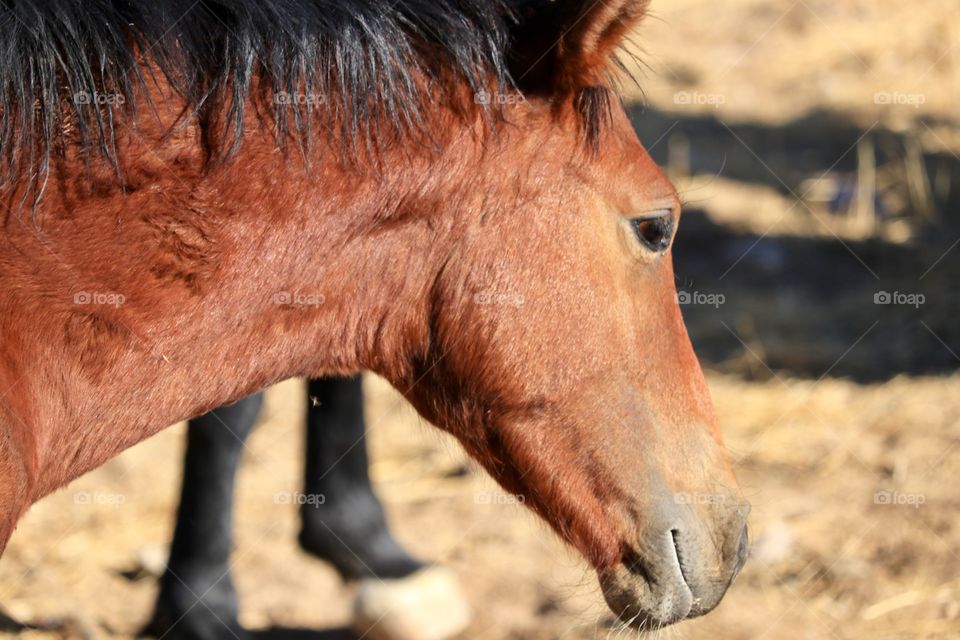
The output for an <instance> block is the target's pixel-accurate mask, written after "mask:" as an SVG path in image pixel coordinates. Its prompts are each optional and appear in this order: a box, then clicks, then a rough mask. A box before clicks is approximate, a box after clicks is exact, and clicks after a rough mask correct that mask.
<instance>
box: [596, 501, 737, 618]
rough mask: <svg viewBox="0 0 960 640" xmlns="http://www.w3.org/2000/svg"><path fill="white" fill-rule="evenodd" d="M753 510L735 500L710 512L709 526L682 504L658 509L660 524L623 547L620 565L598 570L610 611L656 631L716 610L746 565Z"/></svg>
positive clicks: (692, 507)
mask: <svg viewBox="0 0 960 640" xmlns="http://www.w3.org/2000/svg"><path fill="white" fill-rule="evenodd" d="M749 510H750V507H749V504H748V503H746V502H742V501H740V500H737V501H736V504H735V506H733V507H730V508H727V509H721V510H712V511H711V515H712V516H713V517H711V518H709V520H711V521H712V522H713V524H712V525H709V526H708V525H707V524H705V522H704V518H703V517H702V516H701V515H700V513H699V512H698V510H697V509H695V508H694V506H693V505H688V504H683V503H682V501H681V502H680V504H676V505H671V506H668V507H665V508H662V509H659V510H658V511H659V512H660V513H658V514H657V515H656V516H655V517H654V518H653V519H654V520H655V521H656V522H657V523H658V524H656V525H653V524H652V523H651V524H650V525H648V526H647V527H646V528H645V530H643V531H642V532H641V535H640V536H638V538H637V539H635V541H634V542H633V543H630V542H625V543H624V552H623V554H622V558H621V562H620V563H619V564H618V565H617V566H615V567H614V568H612V569H609V570H601V571H599V578H600V586H601V589H602V591H603V596H604V598H605V599H606V601H607V604H608V605H609V606H610V609H611V611H613V613H614V614H616V615H617V616H618V617H619V618H620V620H621V621H623V622H624V623H626V624H627V625H628V626H630V627H634V628H637V629H651V628H653V629H656V628H659V627H662V626H665V625H668V624H672V623H674V622H678V621H680V620H684V619H686V618H693V617H696V616H700V615H703V614H705V613H707V612H709V611H710V610H712V609H713V608H714V607H716V606H717V604H719V602H720V600H721V599H722V598H723V595H724V594H725V593H726V591H727V588H728V587H729V586H730V585H731V584H732V583H733V580H734V578H736V577H737V574H739V573H740V569H741V568H742V567H743V564H744V562H745V561H746V558H747V540H748V538H747V524H746V518H747V514H748V513H749ZM717 516H720V518H719V522H718V517H717Z"/></svg>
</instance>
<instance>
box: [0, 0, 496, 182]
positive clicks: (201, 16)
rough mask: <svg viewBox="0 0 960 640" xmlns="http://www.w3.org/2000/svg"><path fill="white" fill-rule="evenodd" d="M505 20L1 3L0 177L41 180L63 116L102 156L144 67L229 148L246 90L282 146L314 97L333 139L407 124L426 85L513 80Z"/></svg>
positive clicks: (357, 9)
mask: <svg viewBox="0 0 960 640" xmlns="http://www.w3.org/2000/svg"><path fill="white" fill-rule="evenodd" d="M510 16H511V12H510V10H509V9H508V8H507V7H506V6H505V5H503V4H501V3H499V2H498V1H497V0H198V1H196V2H195V1H194V0H5V1H2V2H0V110H2V118H0V182H3V183H8V182H9V181H10V180H11V178H16V177H17V175H20V176H23V175H28V176H29V178H30V183H31V184H37V181H38V179H40V182H41V183H42V178H43V176H45V175H46V173H47V170H48V167H49V161H50V158H51V156H52V155H53V154H54V153H56V152H57V149H58V147H59V145H61V144H62V140H61V138H62V132H63V128H64V124H65V123H68V122H69V124H70V126H71V127H75V130H76V134H77V135H78V136H79V140H80V143H81V147H82V148H84V149H86V148H88V147H93V148H96V147H98V148H99V150H100V152H102V153H103V154H104V155H105V156H106V157H107V158H108V159H110V160H111V161H113V159H114V144H113V141H114V130H115V127H114V123H115V120H116V119H117V118H118V117H120V116H121V115H123V114H125V113H134V112H136V110H137V109H138V108H143V107H144V105H143V104H140V105H137V104H135V101H134V100H133V99H132V96H135V95H137V94H138V91H137V89H143V87H144V85H145V84H147V83H149V81H150V80H151V78H150V77H143V75H141V74H143V73H145V72H144V69H145V68H148V67H147V66H146V65H145V64H144V62H147V63H152V67H155V68H156V69H158V70H159V74H162V76H164V77H165V80H166V81H167V82H169V83H170V85H171V86H172V87H173V88H174V89H175V90H176V91H177V92H178V93H179V94H180V95H181V96H182V97H183V98H184V99H185V100H186V101H187V103H188V104H190V105H192V106H193V107H194V109H195V112H196V113H197V114H198V115H201V116H202V114H203V113H204V110H205V109H207V110H211V109H213V107H214V106H215V107H216V110H217V113H218V114H219V116H220V117H219V121H220V125H219V129H220V130H219V132H218V133H219V137H220V138H221V139H223V140H226V141H227V147H230V148H235V147H236V145H238V144H239V143H240V140H241V136H242V133H243V123H244V111H245V104H246V101H247V98H248V97H249V96H250V94H251V92H253V91H257V92H261V91H262V92H264V95H269V94H272V96H271V97H272V98H273V100H272V102H273V104H274V105H275V109H274V113H275V118H276V127H277V137H278V140H279V141H281V144H282V142H283V141H284V140H285V139H286V138H287V135H288V134H291V133H292V134H296V136H297V137H298V139H299V140H301V141H302V142H303V143H304V144H309V140H310V133H311V128H312V127H314V126H315V124H316V119H315V118H313V117H311V114H312V113H315V112H316V111H317V104H320V103H324V102H325V101H326V102H332V104H326V108H327V109H330V110H332V111H333V113H335V114H336V116H337V117H336V118H335V121H337V122H339V126H340V129H341V130H340V131H338V132H336V134H337V135H338V136H339V137H341V138H343V139H349V140H356V139H358V138H367V139H368V140H369V136H370V134H371V131H370V127H371V126H372V125H371V124H370V123H381V122H387V123H392V124H393V125H394V126H396V127H397V128H398V129H402V130H407V131H410V130H416V129H418V128H419V127H420V126H421V124H422V120H421V117H422V113H423V108H424V101H425V99H426V96H425V95H424V91H423V88H424V82H426V83H428V84H429V83H436V82H437V81H441V80H442V78H441V77H440V76H441V74H451V73H452V74H455V75H456V76H459V78H460V79H461V80H465V81H466V82H467V83H469V85H470V86H471V87H472V88H473V91H474V92H481V91H483V90H484V88H485V87H488V86H490V83H491V79H492V80H493V81H494V82H496V83H497V85H498V86H500V87H507V86H509V85H510V84H511V81H510V74H509V71H508V64H507V48H508V46H509V34H510V30H509V29H510V21H511V18H510ZM255 80H256V81H259V84H257V83H255ZM265 83H266V84H267V85H268V86H264V84H265ZM139 93H140V95H144V94H145V93H146V94H147V95H149V92H144V91H140V92H139ZM223 114H226V116H227V117H226V118H225V119H224V118H223ZM377 126H379V124H378V125H377ZM374 133H375V132H374ZM41 190H42V189H41ZM36 195H37V196H39V195H40V194H39V193H38V194H36Z"/></svg>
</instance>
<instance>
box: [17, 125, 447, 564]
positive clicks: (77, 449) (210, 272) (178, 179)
mask: <svg viewBox="0 0 960 640" xmlns="http://www.w3.org/2000/svg"><path fill="white" fill-rule="evenodd" d="M150 133H151V132H150V131H149V130H147V131H146V133H145V135H146V136H147V137H149V135H150ZM162 133H163V135H155V137H154V138H153V142H152V144H153V146H152V147H151V146H146V148H143V147H142V145H143V142H142V139H141V142H140V143H135V142H128V144H127V148H126V149H122V150H121V151H122V153H123V154H124V156H125V157H126V158H128V160H127V161H126V164H127V165H128V166H125V168H124V175H125V178H126V185H125V191H126V192H125V193H121V192H120V190H119V189H118V188H110V187H105V186H104V185H107V184H110V182H109V180H108V179H107V178H105V177H103V176H105V175H107V174H109V170H108V169H105V168H103V167H101V168H100V169H101V173H102V174H103V175H102V176H100V177H101V178H103V179H102V180H101V182H100V183H99V186H98V183H97V180H98V175H99V174H98V173H97V170H96V168H95V170H94V171H93V178H94V187H95V188H94V189H93V190H91V188H90V187H89V185H88V184H87V182H88V176H87V175H86V174H85V172H84V171H83V168H82V166H80V165H79V164H78V162H77V161H70V160H69V159H68V160H65V161H63V162H61V163H59V164H58V166H57V167H55V169H54V172H53V174H52V176H51V183H50V184H51V188H50V189H48V192H47V194H46V195H45V198H44V200H43V201H42V203H41V207H40V208H39V209H38V212H37V214H38V215H37V220H38V221H39V227H38V228H34V227H33V226H32V225H31V224H30V223H29V222H23V221H22V220H21V221H11V220H9V219H8V225H7V233H6V234H5V236H4V238H3V243H4V244H6V245H7V246H6V247H4V248H3V250H2V251H0V253H2V254H3V256H2V257H0V279H2V280H3V281H4V282H3V286H0V308H4V309H6V310H7V311H6V312H5V313H4V315H3V316H2V317H0V323H2V325H3V326H2V330H3V333H4V336H5V338H10V339H8V340H7V344H6V348H7V352H6V353H5V354H4V355H5V356H6V357H5V358H4V359H3V361H2V363H0V381H2V382H4V383H6V384H4V388H5V389H8V391H7V395H6V396H5V399H4V403H2V409H0V411H2V413H0V416H2V417H0V428H2V431H3V432H2V433H0V436H2V437H0V500H3V501H4V503H5V504H7V505H10V507H9V510H10V513H12V514H14V515H13V516H10V517H8V518H6V521H9V520H10V518H11V517H12V518H15V517H16V514H19V513H20V512H21V511H22V510H23V508H24V507H25V505H26V504H29V503H30V502H32V501H34V500H36V499H38V498H40V497H41V496H43V495H45V494H46V493H49V492H50V491H52V490H54V489H56V488H57V487H59V486H62V485H63V484H65V483H66V482H69V481H70V480H71V479H72V478H75V477H76V476H78V475H80V474H82V473H84V472H85V471H87V470H89V469H91V468H93V467H95V466H97V465H99V464H101V463H103V462H104V461H106V460H107V459H109V458H110V457H112V456H114V455H116V454H117V453H119V452H120V451H122V450H123V449H125V448H127V447H129V446H131V445H133V444H135V443H137V442H139V441H141V440H143V439H144V438H146V437H148V436H149V435H151V434H153V433H155V432H156V431H158V430H160V429H162V428H164V427H166V426H167V425H169V424H173V423H175V422H177V421H180V420H183V419H185V418H188V417H190V416H193V415H197V414H200V413H202V412H204V411H206V410H208V409H211V408H214V407H217V406H220V405H222V404H225V403H229V402H231V401H234V400H236V399H238V398H240V397H243V396H244V395H246V394H249V393H251V392H253V391H255V390H257V389H260V388H263V387H264V386H267V385H269V384H271V383H273V382H276V381H279V380H282V379H285V378H289V377H293V376H303V375H319V374H336V373H342V374H345V373H352V372H355V371H358V370H361V369H371V370H374V371H377V372H378V373H381V374H383V375H385V376H386V377H388V378H389V379H391V380H392V381H394V382H396V381H400V380H404V379H409V377H410V375H411V373H410V371H409V367H410V363H411V362H414V361H415V360H416V359H417V357H418V353H422V352H423V351H424V350H425V349H426V348H427V342H428V340H429V320H430V318H429V315H430V312H431V300H430V296H431V286H432V283H433V282H434V280H435V278H436V275H437V273H439V271H440V270H441V268H442V265H443V264H444V263H445V262H446V261H447V260H448V259H449V258H450V255H449V254H450V247H451V246H452V242H453V238H454V237H455V235H456V233H457V231H456V229H457V223H456V221H455V219H454V218H453V217H451V216H447V215H444V214H443V213H442V212H440V211H439V209H438V207H439V206H440V205H439V204H438V203H440V202H443V201H444V200H445V198H448V197H449V193H446V194H441V193H440V191H441V189H440V188H439V186H444V187H445V188H448V189H450V190H451V191H452V190H455V189H456V187H455V185H452V184H451V183H452V182H453V181H454V169H453V168H451V167H450V166H448V165H447V164H445V163H449V158H451V157H455V158H459V159H460V161H461V163H462V162H464V154H463V152H462V151H461V152H456V151H452V152H450V153H448V154H446V155H445V156H444V157H446V158H448V159H447V160H444V159H443V158H440V157H432V158H431V159H424V158H423V157H421V158H419V159H418V160H416V161H415V162H406V163H405V164H403V165H402V167H403V168H401V169H396V168H393V169H388V170H387V171H385V172H380V173H377V172H373V173H368V174H366V175H358V174H355V173H350V172H349V171H346V170H344V169H343V168H342V167H341V166H340V165H339V164H338V163H335V162H332V161H329V162H320V163H318V164H316V165H314V166H312V167H310V168H305V167H304V166H303V165H302V164H299V163H297V162H286V161H284V159H283V158H282V157H281V156H280V155H279V154H277V153H276V151H275V149H274V145H273V141H272V139H271V138H270V137H269V135H268V134H267V132H266V131H261V130H259V129H258V127H256V126H251V127H250V128H249V130H248V132H247V134H246V138H245V141H244V145H243V147H242V149H241V151H240V152H239V155H237V156H236V157H235V158H234V159H233V160H232V161H231V162H230V163H229V164H227V165H226V166H223V167H221V168H219V169H217V170H216V171H215V172H213V173H212V174H207V173H205V171H204V170H203V169H202V168H201V164H202V163H200V162H199V161H198V160H197V158H196V155H197V154H198V153H199V152H198V151H197V150H196V149H195V148H193V147H191V146H190V145H189V144H188V142H189V141H190V140H191V139H192V140H195V139H196V138H195V137H193V136H190V135H177V136H171V135H169V130H168V129H164V131H163V132H162ZM148 142H149V140H148ZM137 144H140V145H141V148H136V147H137ZM129 158H133V159H129ZM400 160H402V158H399V157H395V158H393V159H392V162H393V163H394V164H393V166H394V167H397V166H401V164H400V162H399V161H400ZM385 166H386V165H385ZM431 206H433V207H434V208H433V209H432V210H431V208H430V207H431ZM424 212H428V213H429V215H426V216H424V215H423V214H424ZM83 296H86V298H83ZM3 522H4V517H3V514H2V513H0V525H2V523H3ZM6 533H9V531H7V532H6ZM4 540H5V532H4V531H3V527H2V526H0V545H2V544H3V541H4Z"/></svg>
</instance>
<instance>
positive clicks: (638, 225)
mask: <svg viewBox="0 0 960 640" xmlns="http://www.w3.org/2000/svg"><path fill="white" fill-rule="evenodd" d="M630 227H631V228H632V229H633V233H634V235H636V236H637V240H639V241H640V244H642V245H643V246H645V247H646V248H647V249H650V250H651V251H655V252H657V253H663V252H664V251H666V250H667V249H669V248H670V241H671V240H672V239H673V217H672V216H671V215H670V214H669V213H657V214H655V215H651V216H644V217H642V218H632V219H631V220H630Z"/></svg>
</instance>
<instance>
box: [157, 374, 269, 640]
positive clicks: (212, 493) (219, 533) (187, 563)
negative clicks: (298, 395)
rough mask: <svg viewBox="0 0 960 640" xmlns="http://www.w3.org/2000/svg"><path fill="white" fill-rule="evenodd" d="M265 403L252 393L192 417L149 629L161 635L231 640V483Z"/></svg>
mask: <svg viewBox="0 0 960 640" xmlns="http://www.w3.org/2000/svg"><path fill="white" fill-rule="evenodd" d="M262 404H263V396H262V394H259V393H258V394H255V395H252V396H250V397H248V398H245V399H243V400H241V401H239V402H237V403H236V404H233V405H229V406H225V407H220V408H218V409H215V410H213V411H210V412H209V413H206V414H204V415H202V416H200V417H199V418H194V419H193V420H191V421H190V425H189V428H188V430H187V452H186V457H185V460H184V470H183V485H182V487H181V493H180V507H179V509H178V510H177V524H176V528H175V530H174V534H173V542H172V544H171V546H170V559H169V561H168V562H167V570H166V572H165V573H164V575H163V577H162V578H161V580H160V593H159V595H158V597H157V604H156V608H155V610H154V615H153V619H152V620H151V622H150V624H149V625H148V627H147V630H146V633H147V634H149V635H154V636H156V637H163V638H164V640H188V639H189V640H236V638H243V637H244V631H243V630H242V629H241V627H240V624H239V622H238V621H237V594H236V590H235V589H234V586H233V581H232V579H231V577H230V569H229V559H230V550H231V547H232V546H233V532H232V528H233V486H234V479H235V477H236V471H237V465H238V464H239V462H240V458H241V455H242V453H243V443H244V441H245V440H246V438H247V436H248V435H249V434H250V432H251V431H252V430H253V426H254V424H255V423H256V421H257V417H258V416H259V414H260V407H261V405H262Z"/></svg>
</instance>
